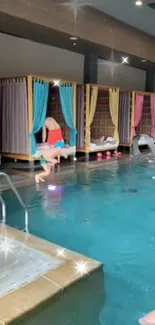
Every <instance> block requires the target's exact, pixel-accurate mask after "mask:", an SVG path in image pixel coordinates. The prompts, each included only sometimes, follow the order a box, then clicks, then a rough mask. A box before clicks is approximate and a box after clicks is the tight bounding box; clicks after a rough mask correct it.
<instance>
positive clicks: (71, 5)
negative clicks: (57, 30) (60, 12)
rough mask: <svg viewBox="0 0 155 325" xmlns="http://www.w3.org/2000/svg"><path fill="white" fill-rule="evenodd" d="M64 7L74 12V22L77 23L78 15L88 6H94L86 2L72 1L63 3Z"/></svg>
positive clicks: (83, 0) (82, 0)
mask: <svg viewBox="0 0 155 325" xmlns="http://www.w3.org/2000/svg"><path fill="white" fill-rule="evenodd" d="M61 5H62V6H65V7H67V8H68V9H69V10H70V11H72V12H73V16H74V20H75V22H76V20H77V16H78V14H79V13H80V12H81V11H82V9H83V8H84V7H86V6H92V5H91V4H90V3H89V2H88V1H85V0H70V1H67V2H63V3H61Z"/></svg>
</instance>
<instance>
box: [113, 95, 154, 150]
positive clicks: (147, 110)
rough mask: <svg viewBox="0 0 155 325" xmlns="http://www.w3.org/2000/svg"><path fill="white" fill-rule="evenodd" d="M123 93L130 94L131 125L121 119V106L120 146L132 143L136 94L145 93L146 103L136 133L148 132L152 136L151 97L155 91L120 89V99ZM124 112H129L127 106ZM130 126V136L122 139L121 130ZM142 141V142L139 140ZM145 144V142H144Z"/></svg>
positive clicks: (128, 145)
mask: <svg viewBox="0 0 155 325" xmlns="http://www.w3.org/2000/svg"><path fill="white" fill-rule="evenodd" d="M122 94H128V95H129V96H130V112H129V114H130V118H129V121H128V123H129V125H127V124H125V120H124V122H123V121H122V120H121V116H120V115H121V108H119V137H120V146H122V147H131V145H132V126H133V125H134V122H135V107H136V95H143V96H144V103H143V111H142V118H141V121H140V123H139V125H138V126H137V127H136V134H148V135H149V136H151V127H152V122H151V102H150V97H151V95H155V94H154V93H150V92H144V91H139V90H133V91H121V90H120V100H121V95H122ZM124 109H125V111H124V114H128V112H127V110H126V107H125V106H124ZM123 127H124V128H125V129H126V128H128V127H129V128H130V132H129V137H127V138H126V141H122V140H121V130H122V128H123ZM139 143H140V142H139ZM142 144H143V142H142Z"/></svg>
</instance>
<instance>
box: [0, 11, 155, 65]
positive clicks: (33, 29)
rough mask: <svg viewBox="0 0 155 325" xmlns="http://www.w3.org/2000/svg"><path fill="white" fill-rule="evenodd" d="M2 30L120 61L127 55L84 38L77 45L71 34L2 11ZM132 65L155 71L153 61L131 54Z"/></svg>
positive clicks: (0, 22)
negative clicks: (143, 59) (143, 60)
mask: <svg viewBox="0 0 155 325" xmlns="http://www.w3.org/2000/svg"><path fill="white" fill-rule="evenodd" d="M0 32H2V33H6V34H9V35H13V36H17V37H20V38H25V39H28V40H31V41H35V42H38V43H42V44H47V45H51V46H55V47H59V48H62V49H67V50H70V51H72V52H76V53H80V54H88V53H92V54H95V55H97V56H98V57H101V58H103V59H106V60H111V57H113V60H114V61H116V62H120V57H121V56H123V55H124V56H127V55H126V54H124V53H120V52H118V51H115V50H113V51H112V49H110V48H107V47H105V46H101V45H97V44H93V43H91V42H88V41H86V40H84V39H78V40H77V41H76V45H75V46H74V45H73V41H71V40H70V36H72V35H68V34H65V33H61V32H58V31H56V30H53V29H51V28H47V27H44V26H41V25H37V24H33V23H30V22H28V21H26V20H24V19H19V18H16V17H12V16H10V15H7V14H4V13H2V12H0ZM130 65H131V66H133V67H137V68H140V69H143V70H151V71H155V64H154V63H151V62H148V61H147V62H145V63H144V62H142V61H141V59H139V58H137V57H134V56H130Z"/></svg>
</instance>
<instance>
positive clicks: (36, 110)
mask: <svg viewBox="0 0 155 325" xmlns="http://www.w3.org/2000/svg"><path fill="white" fill-rule="evenodd" d="M48 94H49V83H48V82H42V81H40V82H39V81H35V82H34V94H33V130H32V133H31V134H30V135H29V136H30V138H31V152H32V155H34V154H35V153H36V139H35V134H36V133H37V132H39V130H40V129H41V128H42V126H43V124H44V122H45V118H46V112H47V102H48Z"/></svg>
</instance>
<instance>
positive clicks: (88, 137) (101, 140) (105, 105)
mask: <svg viewBox="0 0 155 325" xmlns="http://www.w3.org/2000/svg"><path fill="white" fill-rule="evenodd" d="M118 107H119V88H110V87H107V86H102V85H92V84H86V85H77V151H78V152H84V153H85V155H86V156H87V157H88V156H89V154H90V153H91V152H98V151H107V150H116V149H117V147H118V145H119V136H118Z"/></svg>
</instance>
